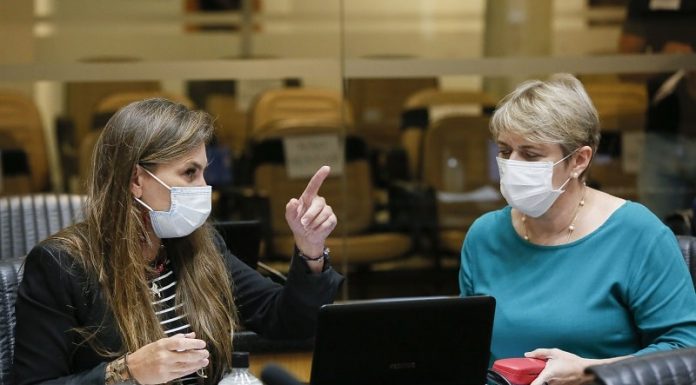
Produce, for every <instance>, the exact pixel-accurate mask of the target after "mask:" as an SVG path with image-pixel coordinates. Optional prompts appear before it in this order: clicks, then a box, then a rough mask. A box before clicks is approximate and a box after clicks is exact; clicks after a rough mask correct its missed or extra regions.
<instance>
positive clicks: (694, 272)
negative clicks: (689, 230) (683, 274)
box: [677, 235, 696, 289]
mask: <svg viewBox="0 0 696 385" xmlns="http://www.w3.org/2000/svg"><path fill="white" fill-rule="evenodd" d="M677 239H678V240H679V248H681V252H682V255H683V256H684V261H686V265H687V266H688V267H689V272H690V273H691V280H692V281H693V283H694V289H696V237H695V236H692V235H677Z"/></svg>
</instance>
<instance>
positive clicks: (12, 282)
mask: <svg viewBox="0 0 696 385" xmlns="http://www.w3.org/2000/svg"><path fill="white" fill-rule="evenodd" d="M21 266H22V259H21V258H11V259H6V260H2V261H0V385H9V384H11V383H12V382H11V381H10V370H11V369H12V361H13V358H14V345H15V343H14V327H15V307H14V305H15V301H16V299H17V287H18V286H19V281H20V280H21V278H22V271H21Z"/></svg>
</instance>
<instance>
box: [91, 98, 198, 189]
mask: <svg viewBox="0 0 696 385" xmlns="http://www.w3.org/2000/svg"><path fill="white" fill-rule="evenodd" d="M150 98H165V99H169V100H171V101H173V102H177V103H181V104H183V105H185V106H186V107H188V108H193V102H192V101H191V100H190V99H189V98H187V97H185V96H182V95H178V94H175V93H172V92H166V91H157V90H151V91H150V90H142V91H127V92H116V93H113V94H109V95H107V96H105V97H104V98H102V99H101V100H99V102H98V103H97V105H96V108H95V110H94V112H93V115H92V127H91V131H89V132H88V133H87V134H86V135H85V136H84V137H83V138H82V140H81V141H80V143H79V148H78V172H79V174H80V182H81V187H82V185H84V183H85V182H86V181H87V178H88V176H89V172H90V170H91V169H92V152H93V151H94V145H95V144H96V143H97V139H99V135H101V130H102V128H104V126H105V125H106V122H108V121H109V119H111V117H112V116H113V115H114V114H115V113H116V111H118V110H119V109H120V108H122V107H125V106H127V105H129V104H131V103H133V102H137V101H139V100H144V99H150Z"/></svg>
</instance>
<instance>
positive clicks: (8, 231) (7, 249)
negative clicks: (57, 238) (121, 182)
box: [0, 194, 85, 259]
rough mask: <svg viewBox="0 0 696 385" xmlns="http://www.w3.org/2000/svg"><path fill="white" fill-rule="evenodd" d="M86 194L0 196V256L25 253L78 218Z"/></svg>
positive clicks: (5, 256) (81, 216) (2, 257)
mask: <svg viewBox="0 0 696 385" xmlns="http://www.w3.org/2000/svg"><path fill="white" fill-rule="evenodd" d="M84 201H85V197H84V196H82V195H68V194H36V195H17V196H7V197H0V259H8V258H17V257H22V256H24V255H26V254H27V253H28V252H29V251H30V250H31V248H32V247H34V245H36V244H37V243H39V242H40V241H42V240H43V239H45V238H47V237H48V236H49V235H51V234H54V233H56V232H58V231H59V230H61V229H63V228H65V227H67V226H69V225H71V224H73V223H75V222H77V221H79V220H81V219H82V218H83V215H84V214H83V205H84Z"/></svg>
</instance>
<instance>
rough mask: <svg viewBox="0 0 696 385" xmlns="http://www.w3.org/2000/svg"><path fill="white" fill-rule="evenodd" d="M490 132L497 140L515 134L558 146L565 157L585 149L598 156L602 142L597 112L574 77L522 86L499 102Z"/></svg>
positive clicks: (559, 77) (527, 83) (562, 76)
mask: <svg viewBox="0 0 696 385" xmlns="http://www.w3.org/2000/svg"><path fill="white" fill-rule="evenodd" d="M490 130H491V134H492V135H493V138H495V139H496V140H497V139H498V138H499V137H500V135H501V134H503V133H512V134H515V135H520V136H523V137H525V138H527V139H528V140H530V141H532V142H537V143H557V144H559V145H560V146H561V149H562V151H563V155H568V154H570V153H571V152H573V151H575V150H576V149H578V148H580V147H582V146H590V147H591V148H592V153H593V154H594V153H595V152H596V151H597V146H598V145H599V139H600V133H599V115H598V114H597V109H596V108H595V106H594V105H593V104H592V101H591V100H590V97H589V96H588V95H587V92H586V91H585V89H584V88H583V86H582V83H580V81H579V80H578V79H576V78H575V77H574V76H573V75H570V74H556V75H553V76H552V77H551V78H549V80H547V81H541V80H529V81H526V82H524V83H522V84H520V85H519V86H518V87H517V88H516V89H515V90H514V91H512V92H511V93H510V94H509V95H507V96H506V97H505V98H503V99H502V100H501V101H500V103H498V106H497V108H496V111H495V113H494V114H493V118H492V119H491V124H490Z"/></svg>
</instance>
